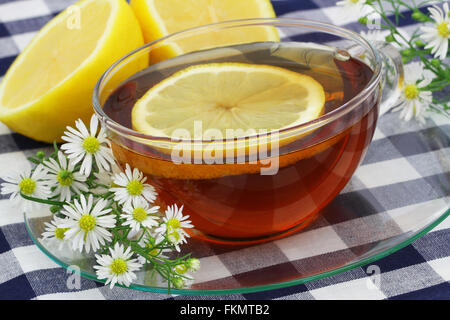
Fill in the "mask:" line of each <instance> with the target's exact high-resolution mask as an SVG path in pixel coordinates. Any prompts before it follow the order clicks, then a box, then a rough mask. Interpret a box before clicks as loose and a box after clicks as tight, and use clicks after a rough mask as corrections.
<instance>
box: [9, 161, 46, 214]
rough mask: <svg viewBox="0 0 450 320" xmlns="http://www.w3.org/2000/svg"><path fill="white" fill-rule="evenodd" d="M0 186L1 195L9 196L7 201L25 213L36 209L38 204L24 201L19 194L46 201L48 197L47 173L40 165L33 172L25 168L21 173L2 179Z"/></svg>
mask: <svg viewBox="0 0 450 320" xmlns="http://www.w3.org/2000/svg"><path fill="white" fill-rule="evenodd" d="M3 180H5V182H3V183H2V184H1V186H2V191H1V194H3V195H6V194H11V195H10V197H9V199H10V200H12V202H13V204H14V205H16V206H18V207H20V208H21V209H22V210H24V211H25V212H30V210H33V209H36V208H37V207H38V203H37V202H34V201H29V200H26V199H24V198H23V197H22V196H21V195H20V194H21V193H22V194H23V195H25V196H29V197H33V198H38V199H48V197H49V196H50V194H51V192H50V188H49V187H48V182H47V180H48V173H47V170H46V169H45V168H44V166H43V165H42V164H40V165H38V166H37V167H36V168H35V169H34V170H33V171H32V170H31V168H30V167H26V168H25V169H23V171H22V172H15V173H11V174H10V175H8V176H6V177H3Z"/></svg>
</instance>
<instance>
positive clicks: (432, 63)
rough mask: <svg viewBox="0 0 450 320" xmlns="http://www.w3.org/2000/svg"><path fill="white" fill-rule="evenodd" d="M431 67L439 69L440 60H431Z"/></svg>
mask: <svg viewBox="0 0 450 320" xmlns="http://www.w3.org/2000/svg"><path fill="white" fill-rule="evenodd" d="M431 65H432V66H433V67H436V68H440V67H441V60H439V59H431Z"/></svg>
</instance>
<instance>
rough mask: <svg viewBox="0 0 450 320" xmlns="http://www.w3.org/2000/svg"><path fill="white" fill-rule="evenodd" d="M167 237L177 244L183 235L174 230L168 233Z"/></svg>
mask: <svg viewBox="0 0 450 320" xmlns="http://www.w3.org/2000/svg"><path fill="white" fill-rule="evenodd" d="M167 239H169V241H170V242H172V243H175V244H176V243H178V242H180V240H181V236H180V234H179V233H178V232H177V231H176V230H174V231H172V232H170V233H169V234H168V235H167Z"/></svg>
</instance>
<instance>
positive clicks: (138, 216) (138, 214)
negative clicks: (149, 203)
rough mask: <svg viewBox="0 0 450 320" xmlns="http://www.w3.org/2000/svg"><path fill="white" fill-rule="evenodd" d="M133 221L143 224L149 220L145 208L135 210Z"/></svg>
mask: <svg viewBox="0 0 450 320" xmlns="http://www.w3.org/2000/svg"><path fill="white" fill-rule="evenodd" d="M133 219H134V220H136V221H139V222H142V221H144V220H145V219H147V212H146V211H145V210H144V208H135V209H134V210H133Z"/></svg>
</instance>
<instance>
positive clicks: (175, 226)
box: [167, 218, 181, 230]
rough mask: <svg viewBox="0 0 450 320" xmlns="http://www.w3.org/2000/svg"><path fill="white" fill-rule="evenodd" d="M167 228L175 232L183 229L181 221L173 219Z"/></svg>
mask: <svg viewBox="0 0 450 320" xmlns="http://www.w3.org/2000/svg"><path fill="white" fill-rule="evenodd" d="M167 226H168V227H169V228H171V229H173V230H176V229H178V228H180V227H181V223H180V220H178V219H175V218H171V219H169V221H167Z"/></svg>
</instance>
